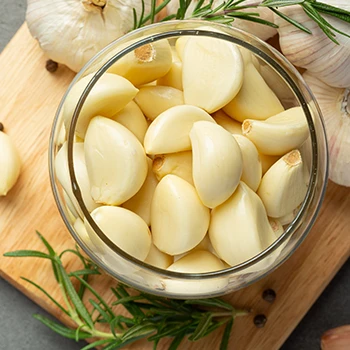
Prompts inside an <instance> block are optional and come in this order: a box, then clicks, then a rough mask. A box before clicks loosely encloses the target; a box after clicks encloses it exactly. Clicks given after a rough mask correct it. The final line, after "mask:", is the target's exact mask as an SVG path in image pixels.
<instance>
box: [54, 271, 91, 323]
mask: <svg viewBox="0 0 350 350" xmlns="http://www.w3.org/2000/svg"><path fill="white" fill-rule="evenodd" d="M59 270H60V271H59V272H60V273H61V276H62V282H63V286H64V288H65V289H66V291H67V294H68V296H69V298H70V300H71V302H72V304H73V305H74V307H75V308H76V311H77V312H78V314H79V315H80V316H81V318H82V319H83V320H84V321H85V322H86V324H87V326H88V327H90V328H91V329H92V328H93V327H94V324H93V322H92V319H91V317H90V314H89V312H88V311H87V309H86V307H85V306H84V304H83V302H82V300H81V299H80V298H79V295H78V294H77V292H76V290H75V289H74V286H73V284H72V282H71V280H70V279H69V276H68V274H67V272H66V270H65V269H64V267H63V266H62V265H61V264H60V265H59Z"/></svg>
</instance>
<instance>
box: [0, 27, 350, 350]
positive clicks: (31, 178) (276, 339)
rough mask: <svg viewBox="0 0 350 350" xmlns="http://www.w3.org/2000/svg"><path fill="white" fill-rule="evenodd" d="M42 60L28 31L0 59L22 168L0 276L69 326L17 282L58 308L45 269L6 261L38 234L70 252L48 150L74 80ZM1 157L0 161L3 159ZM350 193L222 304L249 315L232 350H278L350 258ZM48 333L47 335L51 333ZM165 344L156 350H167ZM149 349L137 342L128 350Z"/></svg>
mask: <svg viewBox="0 0 350 350" xmlns="http://www.w3.org/2000/svg"><path fill="white" fill-rule="evenodd" d="M45 61H46V58H45V56H44V55H43V53H42V52H41V50H40V49H39V47H38V45H37V43H36V42H35V41H34V40H33V39H32V38H31V37H30V35H29V32H28V29H27V27H26V25H23V26H22V28H21V29H20V30H19V31H18V33H17V34H16V36H15V37H14V38H13V40H12V41H11V42H10V44H9V45H8V46H7V47H6V49H5V50H4V51H3V53H2V54H1V56H0V82H1V85H0V106H1V108H0V121H1V122H3V124H4V126H5V129H6V132H7V133H8V134H9V135H11V136H12V138H13V140H14V142H15V143H16V145H17V147H18V149H19V151H20V154H21V157H22V161H23V167H22V172H21V176H20V178H19V181H18V183H17V184H16V186H15V187H14V188H13V189H12V190H11V191H10V193H9V194H8V196H7V197H4V198H0V235H1V236H0V237H1V240H0V275H1V276H2V277H3V278H5V279H6V280H8V281H9V282H10V283H12V284H13V285H14V286H15V287H16V288H18V289H19V290H21V291H22V292H23V293H24V294H26V295H27V296H28V297H30V298H31V299H32V300H34V301H35V302H36V303H38V304H39V305H40V306H42V307H43V308H44V309H46V310H48V311H49V312H50V313H51V314H53V315H54V316H55V317H57V318H58V319H60V320H62V321H63V322H65V323H67V322H68V320H67V318H65V317H64V315H63V314H62V313H61V312H60V310H58V309H57V307H55V306H54V305H53V304H52V303H51V302H49V301H48V300H47V298H45V297H44V296H43V295H42V294H40V293H39V292H38V291H37V290H36V289H34V288H33V287H32V286H31V285H29V284H28V283H27V282H25V281H23V280H21V279H20V276H25V277H29V278H31V279H32V280H34V281H35V282H36V283H38V284H39V285H43V286H45V288H46V290H47V291H48V292H49V293H51V294H52V295H53V296H54V297H55V298H57V299H58V300H61V297H60V292H59V290H58V287H57V285H56V283H55V280H54V278H53V274H52V271H51V265H50V263H48V262H46V261H43V260H39V259H36V258H25V259H24V258H23V259H14V258H4V257H3V256H2V255H3V253H4V252H8V251H13V250H18V249H36V250H44V247H43V246H42V244H41V242H40V241H39V240H38V238H37V237H36V235H35V230H38V231H40V232H41V233H42V234H43V235H44V236H45V237H46V239H47V240H48V241H49V242H50V243H51V244H52V245H53V247H54V248H55V249H56V250H57V251H61V250H63V249H65V248H67V247H73V245H74V242H73V240H72V238H71V237H70V235H69V233H68V230H67V229H66V228H65V226H64V224H63V221H62V219H61V217H60V216H59V213H58V210H57V208H56V205H55V203H54V199H53V196H52V194H51V188H50V185H49V175H48V155H47V149H48V142H49V133H50V128H51V124H52V120H53V117H54V114H55V110H56V108H57V106H58V103H59V101H60V99H61V97H62V95H63V93H64V91H65V90H66V88H67V86H68V84H69V82H70V81H71V79H72V78H73V76H74V75H73V73H72V72H70V71H69V70H68V69H66V68H64V67H60V68H59V69H58V71H57V72H56V73H54V74H51V73H49V72H47V71H46V70H45ZM0 156H1V155H0ZM0 171H1V169H0ZM349 214H350V188H343V187H339V186H337V185H335V184H333V183H329V185H328V189H327V194H326V199H325V202H324V204H323V207H322V210H321V213H320V216H319V218H318V220H317V221H316V224H315V226H314V228H313V229H312V231H311V233H310V234H309V236H308V237H307V239H306V240H305V242H304V243H303V244H302V246H301V247H300V248H299V249H298V250H297V252H296V253H295V254H294V255H293V256H292V257H291V258H290V259H289V260H288V261H287V262H286V263H284V264H283V265H282V266H281V267H280V268H278V269H277V270H276V271H275V272H274V273H272V274H271V275H270V276H268V277H266V278H264V279H262V280H260V281H259V282H257V283H255V284H254V285H252V286H250V287H248V288H246V289H244V290H241V291H239V292H236V293H233V294H230V295H227V296H226V297H225V299H226V300H228V301H230V302H231V303H232V304H233V305H236V306H238V307H245V308H249V309H252V313H251V315H249V316H246V317H241V318H238V319H237V321H236V323H235V326H234V331H233V333H232V337H231V340H230V346H229V348H230V349H233V348H234V349H236V350H249V349H252V350H256V349H259V350H265V349H266V350H273V349H278V348H279V347H280V346H281V345H282V344H283V342H284V341H285V340H286V338H287V337H288V336H289V334H290V333H291V332H292V330H293V329H294V328H295V327H296V325H297V324H298V323H299V321H300V320H301V319H302V317H303V316H304V315H305V313H306V312H307V311H308V309H309V308H310V307H311V305H312V304H313V303H314V301H315V300H316V299H317V297H318V296H319V295H320V293H321V292H322V291H323V289H324V288H325V287H326V286H327V284H328V283H329V281H330V280H331V279H332V277H333V276H334V275H335V273H336V272H337V271H338V270H339V268H340V267H341V265H342V264H343V263H344V261H345V260H346V259H347V257H348V256H349V247H350V215H349ZM65 264H67V266H68V268H78V266H79V264H78V262H77V261H76V259H74V258H71V259H70V260H69V259H67V260H65ZM112 284H115V281H112V280H111V279H110V278H109V277H107V276H102V277H100V279H99V280H98V283H97V281H96V280H95V281H93V285H94V287H95V288H96V289H97V290H98V291H99V292H100V293H101V294H102V295H104V296H105V297H106V298H107V299H111V298H112V297H111V294H110V293H109V291H108V287H109V286H110V285H112ZM265 288H273V289H274V290H275V291H276V293H277V299H276V300H275V302H274V303H273V304H269V303H268V302H266V301H264V300H263V299H262V297H261V294H262V292H263V290H264V289H265ZM258 313H264V314H265V315H266V316H267V318H268V321H267V323H266V326H265V327H264V328H261V329H258V328H256V327H255V326H254V324H253V318H254V315H256V314H258ZM48 332H49V330H48ZM220 336H221V333H220V331H219V332H216V333H215V334H213V335H212V336H210V337H209V338H207V339H204V340H203V341H200V342H196V343H190V342H186V343H183V345H182V349H211V350H212V349H217V348H218V344H219V339H220ZM167 344H168V342H167V341H164V342H162V343H161V344H160V347H159V348H160V349H166V348H167ZM131 348H133V349H151V345H150V344H149V343H147V342H139V343H137V344H136V345H134V346H130V347H129V349H131Z"/></svg>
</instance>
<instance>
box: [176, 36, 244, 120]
mask: <svg viewBox="0 0 350 350" xmlns="http://www.w3.org/2000/svg"><path fill="white" fill-rule="evenodd" d="M242 82H243V60H242V55H241V53H240V51H239V49H238V47H237V46H236V45H234V44H232V43H229V42H226V41H223V40H217V39H214V38H210V37H191V38H189V39H188V42H187V43H186V46H185V48H184V52H183V57H182V84H183V91H184V98H185V103H187V104H191V105H194V106H198V107H201V108H203V109H204V110H206V111H207V112H208V113H213V112H215V111H217V110H219V109H220V108H222V107H223V106H225V105H226V104H227V103H229V102H230V101H231V100H232V99H233V98H234V97H235V96H236V95H237V93H238V92H239V90H240V88H241V86H242Z"/></svg>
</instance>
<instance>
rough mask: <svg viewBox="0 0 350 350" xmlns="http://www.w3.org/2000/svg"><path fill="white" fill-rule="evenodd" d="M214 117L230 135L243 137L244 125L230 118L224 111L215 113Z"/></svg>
mask: <svg viewBox="0 0 350 350" xmlns="http://www.w3.org/2000/svg"><path fill="white" fill-rule="evenodd" d="M212 117H213V118H214V120H215V121H216V122H217V123H218V124H219V125H221V126H222V127H223V128H224V129H226V130H227V131H228V132H229V133H231V134H239V135H242V124H241V123H239V122H237V121H236V120H234V119H232V118H231V117H229V116H228V115H227V114H226V113H225V112H224V111H223V110H222V109H220V110H218V111H216V112H215V113H213V115H212Z"/></svg>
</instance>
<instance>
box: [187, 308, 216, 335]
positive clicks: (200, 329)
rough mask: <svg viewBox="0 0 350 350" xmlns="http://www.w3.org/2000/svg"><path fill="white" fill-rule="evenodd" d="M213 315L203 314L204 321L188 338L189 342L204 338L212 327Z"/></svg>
mask: <svg viewBox="0 0 350 350" xmlns="http://www.w3.org/2000/svg"><path fill="white" fill-rule="evenodd" d="M212 318H213V315H212V313H211V312H207V313H205V314H203V316H202V319H201V320H200V321H199V323H198V326H197V328H196V330H195V331H194V332H193V334H192V335H191V336H190V337H188V339H189V340H192V341H196V340H198V339H200V338H202V337H203V336H204V334H205V333H206V331H207V330H208V328H209V327H210V325H211V322H212Z"/></svg>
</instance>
